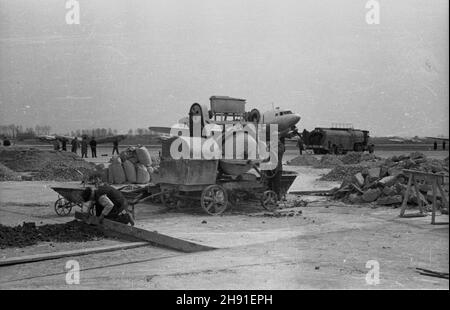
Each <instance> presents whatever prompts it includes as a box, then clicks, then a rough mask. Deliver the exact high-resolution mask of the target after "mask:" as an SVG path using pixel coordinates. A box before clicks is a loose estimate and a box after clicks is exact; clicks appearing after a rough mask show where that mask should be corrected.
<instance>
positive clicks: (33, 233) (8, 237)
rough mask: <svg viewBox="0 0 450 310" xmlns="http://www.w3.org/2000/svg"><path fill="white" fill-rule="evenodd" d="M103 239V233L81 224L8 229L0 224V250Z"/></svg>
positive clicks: (26, 224)
mask: <svg viewBox="0 0 450 310" xmlns="http://www.w3.org/2000/svg"><path fill="white" fill-rule="evenodd" d="M101 238H104V234H103V232H101V231H99V230H97V229H96V228H95V227H94V226H90V225H88V224H85V223H83V222H79V221H76V220H73V221H71V222H68V223H64V224H47V225H42V226H36V224H35V223H33V222H32V223H25V222H24V223H23V224H22V225H19V226H15V227H9V226H4V225H1V224H0V249H4V248H7V247H25V246H29V245H33V244H36V243H38V242H46V241H47V242H80V241H90V240H98V239H101Z"/></svg>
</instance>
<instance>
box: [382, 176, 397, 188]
mask: <svg viewBox="0 0 450 310" xmlns="http://www.w3.org/2000/svg"><path fill="white" fill-rule="evenodd" d="M396 179H397V176H395V175H390V176H387V177H384V178H382V179H381V180H379V181H378V183H380V184H381V185H383V186H392V185H394V184H395V180H396Z"/></svg>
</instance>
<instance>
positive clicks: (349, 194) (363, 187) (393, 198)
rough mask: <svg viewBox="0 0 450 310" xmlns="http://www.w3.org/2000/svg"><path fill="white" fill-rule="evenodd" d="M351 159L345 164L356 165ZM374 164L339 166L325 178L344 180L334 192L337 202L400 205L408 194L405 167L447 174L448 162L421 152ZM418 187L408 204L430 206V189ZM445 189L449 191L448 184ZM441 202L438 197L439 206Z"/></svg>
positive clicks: (354, 156) (377, 161)
mask: <svg viewBox="0 0 450 310" xmlns="http://www.w3.org/2000/svg"><path fill="white" fill-rule="evenodd" d="M352 158H353V159H354V158H357V156H356V155H351V156H349V157H348V158H347V160H346V161H347V162H354V161H355V160H353V159H352ZM351 159H352V160H351ZM371 165H372V166H370V165H369V166H367V165H366V164H363V163H360V164H356V165H355V164H354V165H342V166H337V167H335V168H334V169H333V170H331V171H330V172H329V173H328V174H327V175H325V176H323V177H322V179H325V180H337V179H341V180H342V183H341V186H340V187H339V188H338V189H337V190H334V191H332V195H333V196H334V199H342V200H344V201H348V202H350V203H354V204H357V203H362V202H376V205H397V204H401V203H402V202H403V198H404V196H405V193H406V188H407V186H406V183H407V181H408V179H407V177H406V176H405V175H404V173H403V169H407V168H406V167H414V169H416V170H418V171H424V172H434V173H436V171H438V172H437V173H447V172H448V160H447V161H445V160H444V161H440V160H437V159H428V158H427V157H426V156H425V155H423V154H422V153H419V152H414V153H411V154H410V155H400V156H392V157H390V158H388V159H386V160H385V161H381V160H376V161H375V162H373V163H371ZM373 165H375V166H373ZM446 165H447V166H446ZM363 180H364V181H363ZM417 187H418V189H419V192H420V193H419V195H417V193H416V192H415V190H413V191H411V194H410V197H409V199H408V202H409V203H413V204H419V202H420V201H422V204H424V205H427V204H428V203H429V202H431V201H432V195H430V193H431V192H430V186H429V185H427V184H418V186H417ZM445 190H446V191H447V192H448V185H447V186H446V189H445ZM441 199H442V198H441V197H439V196H438V204H439V203H440V202H441Z"/></svg>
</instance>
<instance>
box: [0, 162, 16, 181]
mask: <svg viewBox="0 0 450 310" xmlns="http://www.w3.org/2000/svg"><path fill="white" fill-rule="evenodd" d="M20 179H21V177H20V175H19V174H18V173H16V172H14V171H13V170H11V169H9V168H8V167H6V166H5V165H3V164H1V163H0V181H20Z"/></svg>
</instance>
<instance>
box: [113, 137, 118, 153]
mask: <svg viewBox="0 0 450 310" xmlns="http://www.w3.org/2000/svg"><path fill="white" fill-rule="evenodd" d="M114 152H117V155H119V139H118V138H116V139H115V140H114V142H113V151H112V154H113V155H114Z"/></svg>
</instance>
